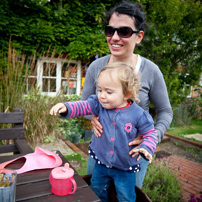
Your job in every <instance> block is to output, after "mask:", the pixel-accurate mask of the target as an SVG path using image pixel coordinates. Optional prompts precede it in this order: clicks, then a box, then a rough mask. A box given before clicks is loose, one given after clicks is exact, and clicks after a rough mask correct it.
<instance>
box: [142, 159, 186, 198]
mask: <svg viewBox="0 0 202 202" xmlns="http://www.w3.org/2000/svg"><path fill="white" fill-rule="evenodd" d="M142 190H143V191H144V192H145V193H146V194H147V195H148V196H149V197H150V199H151V200H152V202H173V201H176V202H181V201H182V187H181V185H180V181H179V180H178V179H177V174H176V173H174V172H173V171H172V170H170V169H169V163H168V162H167V161H165V162H163V161H162V160H161V159H159V161H155V162H154V163H152V164H150V165H149V166H148V169H147V173H146V175H145V179H144V185H143V188H142Z"/></svg>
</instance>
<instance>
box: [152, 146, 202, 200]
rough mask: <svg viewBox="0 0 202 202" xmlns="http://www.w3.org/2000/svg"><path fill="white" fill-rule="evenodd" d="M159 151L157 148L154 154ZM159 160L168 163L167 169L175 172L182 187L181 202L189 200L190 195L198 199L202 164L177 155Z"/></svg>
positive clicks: (201, 186) (201, 188)
mask: <svg viewBox="0 0 202 202" xmlns="http://www.w3.org/2000/svg"><path fill="white" fill-rule="evenodd" d="M159 150H161V149H160V148H159V147H158V146H157V149H156V151H155V152H158V151H159ZM161 160H163V161H166V162H167V163H169V168H171V169H172V170H173V171H175V172H177V176H178V178H179V180H180V182H181V183H182V186H183V193H182V195H183V202H188V201H189V200H190V194H191V195H194V196H195V197H199V196H200V195H201V194H200V192H202V164H200V163H197V162H194V161H191V160H188V159H185V158H183V157H180V156H177V155H171V156H169V157H164V158H162V159H161Z"/></svg>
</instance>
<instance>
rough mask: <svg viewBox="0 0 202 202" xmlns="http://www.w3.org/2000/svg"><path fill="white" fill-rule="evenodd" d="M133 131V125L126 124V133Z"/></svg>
mask: <svg viewBox="0 0 202 202" xmlns="http://www.w3.org/2000/svg"><path fill="white" fill-rule="evenodd" d="M131 130H132V124H131V123H126V125H125V131H126V132H127V133H129V132H130V131H131Z"/></svg>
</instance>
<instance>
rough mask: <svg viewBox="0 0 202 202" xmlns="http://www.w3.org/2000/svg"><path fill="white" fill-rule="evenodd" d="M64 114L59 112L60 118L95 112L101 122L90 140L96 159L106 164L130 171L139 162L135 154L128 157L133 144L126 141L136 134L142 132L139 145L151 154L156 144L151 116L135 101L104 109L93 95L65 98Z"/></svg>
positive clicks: (132, 138)
mask: <svg viewBox="0 0 202 202" xmlns="http://www.w3.org/2000/svg"><path fill="white" fill-rule="evenodd" d="M64 104H65V105H66V107H67V109H68V114H61V116H62V117H63V118H71V117H77V116H86V115H92V114H94V115H98V116H99V121H100V123H101V124H102V126H103V133H102V136H101V137H99V138H97V137H96V136H93V139H92V142H91V144H90V148H91V150H92V151H93V152H94V153H95V156H96V158H97V159H99V162H101V163H103V164H104V165H106V166H107V167H109V168H111V167H115V168H117V169H120V170H124V171H130V170H131V169H132V168H133V167H134V166H136V165H138V164H140V163H141V160H140V161H137V157H135V158H132V157H131V156H130V155H129V151H130V150H131V149H132V148H134V146H128V143H129V142H130V141H132V140H134V138H135V137H136V136H137V135H140V136H142V139H143V142H142V143H141V144H140V145H139V148H144V149H146V150H147V151H148V152H149V153H150V154H151V155H153V154H154V150H155V148H156V144H157V136H156V131H155V129H154V125H153V124H154V122H153V119H152V117H151V116H150V115H149V113H147V112H146V111H144V110H143V109H142V108H141V107H139V106H138V105H137V104H136V103H135V102H133V103H132V104H131V105H130V106H128V107H126V108H121V109H118V108H115V109H105V108H103V107H102V106H101V104H100V103H99V101H98V98H97V96H96V95H92V96H90V97H89V98H88V100H87V101H77V102H66V103H64Z"/></svg>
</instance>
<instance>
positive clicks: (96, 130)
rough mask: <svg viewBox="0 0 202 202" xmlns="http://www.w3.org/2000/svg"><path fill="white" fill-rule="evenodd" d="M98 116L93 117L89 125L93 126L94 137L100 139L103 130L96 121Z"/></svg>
mask: <svg viewBox="0 0 202 202" xmlns="http://www.w3.org/2000/svg"><path fill="white" fill-rule="evenodd" d="M98 119H99V117H98V116H93V118H92V120H91V123H92V125H93V129H94V134H95V136H96V137H101V133H103V128H102V125H101V124H100V122H99V121H98Z"/></svg>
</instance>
